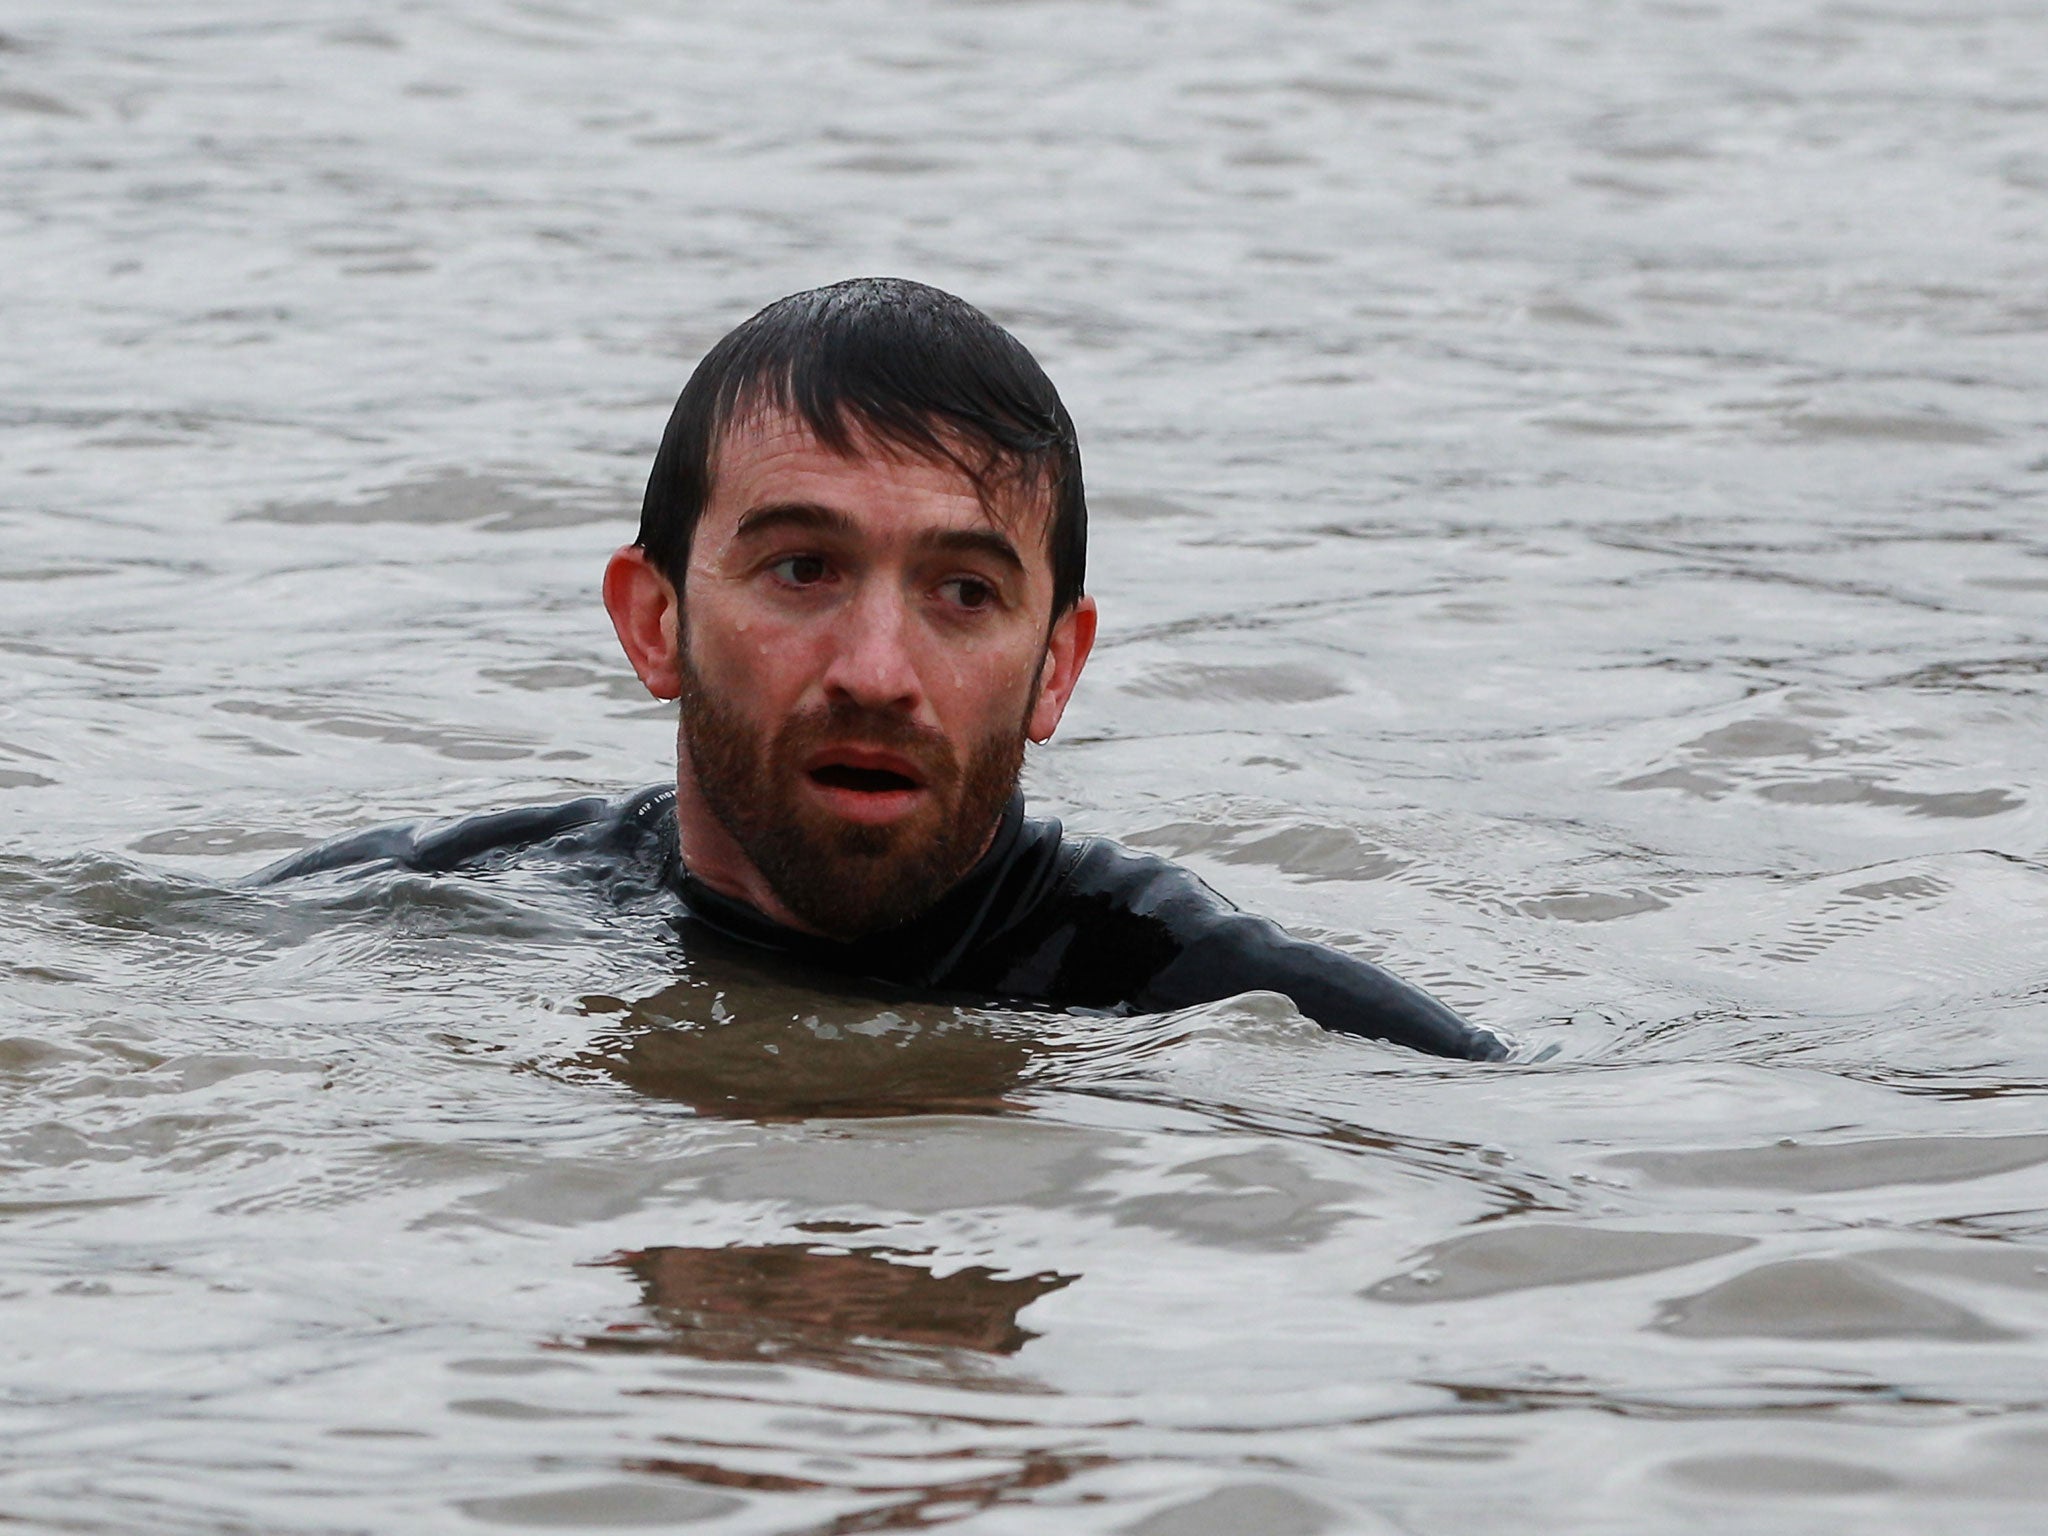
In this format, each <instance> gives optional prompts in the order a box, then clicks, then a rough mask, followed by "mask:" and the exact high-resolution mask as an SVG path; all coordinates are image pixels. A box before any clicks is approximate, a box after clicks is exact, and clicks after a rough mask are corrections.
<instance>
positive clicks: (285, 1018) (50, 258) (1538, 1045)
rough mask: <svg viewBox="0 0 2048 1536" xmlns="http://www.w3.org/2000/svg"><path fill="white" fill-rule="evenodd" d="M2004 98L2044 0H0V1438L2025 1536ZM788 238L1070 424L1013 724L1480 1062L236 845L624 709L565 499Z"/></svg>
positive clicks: (866, 1488)
mask: <svg viewBox="0 0 2048 1536" xmlns="http://www.w3.org/2000/svg"><path fill="white" fill-rule="evenodd" d="M2044 144H2048V16H2044V13H2043V12H2042V10H2041V9H2040V7H2038V6H2036V5H2033V4H2017V3H2012V4H1973V3H1969V0H1960V3H1950V4H1941V5H1936V4H1934V3H1932V0H1923V3H1919V4H1898V5H1848V4H1833V5H1829V4H1814V3H1802V0H1785V3H1767V0H1726V3H1699V4H1676V3H1673V4H1663V5H1653V4H1642V5H1626V6H1624V5H1612V4H1599V3H1593V0H1564V3H1558V4H1536V3H1517V0H1474V3H1472V4H1467V5H1457V6H1450V5H1443V4H1437V3H1424V0H1408V3H1391V0H1390V3H1386V4H1377V5H1371V6H1366V5H1353V6H1329V5H1323V4H1312V3H1300V4H1295V5H1282V4H1255V3H1240V4H1234V5H1228V6H1226V5H1202V4H1196V3H1192V0H1190V3H1186V4H1159V5H1143V4H1114V3H1104V4H1088V5H1082V4H1063V3H1056V0H1048V3H1043V4H964V3H956V4H941V5H912V4H898V3H893V0H816V3H810V4H793V3H792V4H782V3H775V0H771V3H769V4H766V5H745V6H737V5H736V6H726V5H717V4H704V5H694V6H689V7H684V6H680V5H677V6H664V5H656V4H652V3H649V0H620V3H617V4H611V5H605V6H596V5H577V4H561V5H542V4H510V3H486V0H476V3H468V4H459V3H456V0H413V3H409V4H385V5H373V6H370V7H361V6H358V7H354V8H341V7H334V6H300V7H291V6H285V5H280V4H277V3H275V0H270V3H263V0H246V3H232V0H173V3H165V4H152V5H149V6H146V7H138V6H127V5H116V4H111V3H107V0H64V3H63V4H57V3H55V0H13V3H12V4H11V5H10V6H9V7H8V8H7V9H6V10H5V11H4V12H0V338H4V340H0V476H4V479H0V658H4V659H0V1105H4V1116H0V1167H4V1169H5V1175H4V1182H0V1217H4V1228H0V1230H4V1233H5V1238H6V1242H5V1246H4V1249H0V1253H4V1258H0V1518H4V1519H11V1520H13V1521H15V1522H17V1523H18V1525H19V1526H20V1527H21V1528H24V1529H36V1530H53V1531H55V1530H63V1531H90V1532H124V1533H125V1532H133V1533H145V1532H146V1533H151V1536H157V1533H180V1532H222V1533H225V1532H241V1531H261V1532H265V1533H281V1532H309V1533H310V1532H322V1533H325V1532H343V1531H348V1532H354V1531H364V1532H399V1531H403V1532H407V1533H413V1532H439V1531H449V1532H473V1531H488V1530H492V1529H519V1528H553V1529H611V1528H617V1527H628V1526H634V1527H664V1526H668V1527H676V1528H682V1527H688V1528H691V1529H698V1530H703V1531H706V1532H798V1531H812V1532H853V1531H866V1530H911V1529H931V1528H945V1527H957V1528H962V1529H971V1530H973V1531H976V1532H993V1533H1003V1532H1018V1533H1023V1532H1033V1533H1068V1532H1079V1531H1091V1532H1092V1531H1102V1532H1129V1533H1139V1536H1235V1533H1240V1532H1257V1533H1262V1536H1288V1533H1307V1532H1342V1533H1349V1532H1367V1533H1377V1532H1407V1533H1416V1536H1423V1533H1447V1536H1448V1533H1454V1532H1456V1533H1462V1532H1466V1531H1471V1530H1486V1531H1492V1532H1509V1533H1511V1532H1523V1531H1526V1532H1554V1531H1559V1530H1573V1531H1584V1532H1615V1533H1624V1532H1625V1533H1639V1532H1646V1531H1677V1530H1701V1531H1715V1532H1725V1531H1731V1530H1740V1531H1744V1532H1835V1531H1840V1530H1843V1529H1857V1530H1864V1531H1869V1530H1883V1531H1901V1532H1915V1533H1918V1532H1923V1531H1927V1530H1935V1529H1939V1530H1966V1529H1967V1530H2012V1531H2027V1530H2031V1529H2032V1528H2033V1527H2034V1526H2035V1524H2036V1523H2037V1522H2038V1508H2039V1502H2040V1500H2041V1498H2042V1497H2043V1496H2044V1495H2048V1471H2044V1468H2048V1407H2044V1400H2048V1387H2044V1385H2043V1383H2044V1380H2048V1347H2044V1342H2043V1340H2044V1331H2048V1178H2044V1174H2043V1169H2044V1165H2048V1119H2044V1114H2043V1105H2042V1098H2043V1093H2044V1088H2043V1085H2044V1084H2048V1027H2044V1026H2048V862H2044V861H2048V786H2044V782H2043V777H2042V772H2041V764H2042V763H2043V761H2044V760H2048V714H2044V710H2043V707H2042V678H2043V675H2044V672H2048V532H2044V525H2043V520H2042V519H2043V504H2042V503H2043V492H2044V489H2048V457H2044V454H2048V442H2044V433H2043V430H2042V428H2043V417H2044V406H2043V401H2044V399H2048V393H2044V387H2048V346H2044V339H2048V338H2044V332H2048V267H2044V265H2043V260H2042V251H2043V250H2044V248H2048V247H2044V237H2048V151H2044V148H2043V146H2044ZM864 271H888V272H901V273H905V274H907V275H912V276H917V277H922V278H925V279H928V280H931V281H935V282H938V283H941V284H943V285H945V286H948V287H951V288H954V289H956V290H958V291H960V292H963V293H965V294H966V295H967V296H969V297H970V298H973V299H975V300H976V301H978V302H980V303H982V304H984V305H985V306H987V307H988V308H990V309H991V310H992V311H994V312H995V313H997V314H998V315H999V316H1000V317H1001V318H1003V319H1004V320H1006V321H1007V322H1008V323H1010V324H1011V325H1012V326H1013V327H1014V328H1015V329H1016V330H1017V331H1018V332H1019V333H1020V334H1021V335H1023V337H1024V338H1025V339H1026V340H1027V341H1028V342H1029V343H1030V344H1031V345H1032V346H1033V347H1034V348H1035V349H1036V350H1037V351H1038V352H1039V353H1040V355H1041V356H1042V357H1043V358H1044V359H1045V361H1046V363H1047V365H1048V367H1049V368H1050V370H1051V372H1052V373H1053V375H1054V377H1055V378H1056V379H1058V380H1059V381H1060V383H1061V385H1062V387H1063V389H1064V390H1065V392H1066V394H1067V397H1068V399H1069V402H1070V404H1071V405H1072V406H1073V408H1074V412H1075V415H1076V416H1077V418H1078V419H1079V420H1080V422H1081V424H1082V428H1083V433H1084V445H1085V448H1086V451H1087V453H1088V457H1089V466H1090V474H1091V482H1092V484H1093V486H1094V487H1095V490H1096V493H1097V498H1096V508H1097V536H1096V545H1095V554H1094V562H1093V565H1094V576H1095V580H1094V586H1095V589H1096V591H1097V593H1098V595H1099V596H1100V598H1101V600H1102V603H1103V608H1104V612H1105V640H1104V643H1103V646H1102V648H1101V649H1099V650H1098V652H1097V656H1096V660H1095V663H1094V666H1093V669H1092V671H1091V675H1090V677H1089V678H1088V679H1087V680H1086V682H1085V683H1084V685H1083V688H1082V692H1081V696H1080V699H1079V701H1078V703H1077V705H1076V708H1075V710H1074V711H1073V712H1072V714H1070V716H1069V722H1070V730H1069V732H1068V733H1067V735H1066V736H1065V737H1064V739H1063V741H1062V742H1061V743H1060V744H1059V745H1057V746H1056V747H1055V748H1053V749H1052V750H1050V751H1048V752H1046V753H1045V754H1043V755H1041V756H1039V757H1038V758H1036V759H1035V760H1034V763H1033V765H1032V768H1031V770H1030V775H1031V784H1032V786H1033V789H1034V793H1035V796H1036V798H1037V800H1038V802H1039V803H1040V804H1041V805H1042V806H1045V807H1048V808H1051V809H1053V810H1056V811H1057V812H1059V813H1060V814H1062V815H1064V816H1065V817H1066V818H1067V819H1068V821H1069V822H1070V824H1072V825H1074V826H1076V827H1079V828H1082V829H1085V830H1089V831H1101V832H1108V833H1112V834H1116V835H1120V836H1123V837H1125V838H1126V839H1127V840H1129V841H1132V842H1134V843H1137V844H1140V845H1142V846H1145V847H1150V848H1155V849H1159V850H1162V851H1166V852H1169V853H1171V854H1173V855H1175V856H1178V857H1181V858H1184V859H1186V860H1187V861H1188V862H1189V863H1190V864H1192V865H1194V866H1195V867H1196V868H1198V869H1199V870H1201V871H1202V873H1203V874H1204V875H1206V876H1207V877H1209V878H1210V879H1211V880H1212V881H1213V882H1214V883H1215V884H1216V885H1217V886H1218V887H1220V888H1221V889H1222V890H1224V891H1225V892H1226V893H1228V894H1230V895H1232V896H1234V897H1236V898H1237V899H1239V900H1240V901H1241V902H1243V903H1244V904H1246V905H1248V906H1252V907H1256V908H1259V909H1262V910H1266V911H1269V912H1271V913H1273V914H1274V915H1276V916H1278V917H1281V918H1282V919H1284V920H1286V921H1288V922H1290V923H1291V924H1293V925H1295V926H1297V927H1299V928H1301V929H1303V930H1305V931H1308V932H1312V933H1315V934H1317V935H1320V936H1323V937H1326V938H1328V939H1330V940H1331V941H1332V942H1335V943H1338V944H1341V945H1346V946H1352V947H1355V948H1357V949H1359V950H1360V951H1362V952H1365V953H1369V954H1372V955H1374V956H1377V957H1381V958H1384V959H1385V960H1386V961H1387V962H1388V963H1390V964H1392V965H1394V966H1395V967H1396V968H1398V969H1400V970H1401V971H1403V972H1404V973H1406V974H1409V975H1411V976H1413V977H1415V978H1417V979H1418V980H1421V981H1423V982H1425V983H1427V984H1428V985H1430V986H1432V987H1433V988H1435V989H1437V990H1439V991H1440V992H1441V993H1443V995H1445V996H1446V997H1447V998H1448V999H1450V1000H1452V1001H1454V1002H1456V1003H1457V1004H1458V1005H1460V1006H1461V1007H1463V1008H1465V1009H1467V1010H1469V1011H1470V1012H1471V1013H1473V1014H1474V1015H1475V1016H1477V1017H1480V1018H1482V1019H1484V1020H1486V1021H1488V1022H1490V1023H1493V1024H1496V1025H1500V1026H1503V1027H1505V1028H1507V1029H1509V1030H1511V1031H1513V1032H1514V1033H1515V1034H1516V1035H1517V1036H1518V1037H1519V1038H1520V1039H1521V1041H1522V1042H1523V1052H1522V1055H1523V1059H1522V1060H1521V1061H1520V1062H1518V1063H1515V1064H1510V1065H1508V1066H1505V1067H1501V1068H1496V1069H1489V1068H1474V1067H1469V1066H1461V1065H1452V1064H1443V1063H1437V1062H1432V1061H1425V1060H1421V1059H1417V1058H1411V1057H1408V1056H1405V1055H1402V1054H1400V1053H1398V1052H1394V1051H1391V1050H1386V1049H1382V1048H1378V1047H1375V1046H1372V1045H1370V1044H1365V1043H1361V1042H1357V1041H1350V1040H1343V1039H1335V1038H1331V1037H1327V1036H1324V1035H1322V1034H1320V1033H1319V1032H1318V1031H1316V1030H1315V1029H1314V1028H1313V1027H1311V1026H1309V1025H1307V1024H1305V1023H1304V1022H1303V1021H1301V1020H1300V1019H1299V1018H1297V1017H1296V1016H1294V1015H1293V1014H1292V1012H1291V1011H1290V1010H1289V1009H1288V1008H1287V1007H1286V1006H1285V1005H1283V1004H1281V1003H1279V1002H1278V1001H1277V1000H1273V999H1260V998H1251V999H1246V1000H1244V1001H1242V1002H1239V1003H1234V1004H1229V1005H1223V1006H1217V1007H1214V1008H1210V1009H1206V1010H1201V1011H1199V1012H1197V1013H1194V1014H1190V1015H1183V1016H1174V1017H1168V1018H1162V1019H1152V1020H1143V1021H1111V1020H1099V1019H1087V1018H1042V1017H1032V1016H1020V1015H1005V1014H998V1013H986V1014H977V1013H973V1012H967V1013H962V1012H959V1011H956V1010H953V1009H949V1008H941V1007H936V1006H931V1005H922V1004H897V1003H884V1002H875V1001H872V1000H862V999H860V998H855V997H835V996H831V995H825V994H821V993H819V992H816V991H813V990H809V989H807V988H806V987H805V986H803V985H802V984H801V983H800V982H799V981H797V980H794V979H792V978H789V977H779V976H775V975H771V974H760V973H753V972H748V971H746V970H744V969H741V968H737V967H735V966H734V965H732V964H731V963H730V962H729V961H722V960H716V959H715V958H713V957H704V956H699V957H694V958H693V959H691V960H689V961H685V960H683V959H682V958H681V957H679V956H678V955H677V954H676V953H675V952H674V950H673V948H672V940H671V937H670V935H669V932H668V930H667V929H666V927H665V926H664V923H663V921H662V915H661V913H660V912H659V910H656V909H653V908H646V907H637V906H633V905H630V904H629V905H628V906H626V907H625V908H615V907H613V906H612V905H610V904H608V903H606V902H605V901H604V900H602V899H601V898H600V897H598V896H596V895H594V894H592V893H589V892H587V891H580V890H577V889H573V888H566V887H564V886H562V885H560V884H557V883H551V882H550V881H549V880H548V879H547V878H546V877H545V876H544V875H541V874H539V873H530V874H526V875H506V876H500V877H493V878H488V879H475V880H467V881H440V882H435V881H426V880H418V879H391V880H384V881H379V882H373V883H371V884H369V885H360V884H358V885H347V884H341V885H324V884H319V883H313V884H309V885H307V886H305V887H302V888H299V889H286V890H275V891H266V892H250V891H246V890H242V889H237V888H236V887H235V886H234V884H233V880H234V879H235V877H237V876H239V875H240V874H242V873H244V872H246V871H248V870H250V869H252V868H254V867H255V866H257V865H259V864H261V863H263V862H266V861H267V860H268V859H270V858H271V857H274V856H275V854H276V853H277V852H278V851H279V850H283V849H288V848H292V847H296V846H299V845H300V844H301V843H303V842H304V841H306V840H308V839H310V838H312V837H314V836H317V835H323V834H326V833H328V832H332V831H338V830H341V829H344V828H350V827H355V826H360V825H363V824H366V823H370V822H375V821H382V820H389V819H393V818H397V817H404V816H443V815H452V814H456V813H460V812H463V811H467V810H473V809H477V808H482V807H491V806H501V805H506V804H511V803H519V802H528V801H538V800H545V799H550V798H557V797H561V796H564V795H567V794H570V793H582V792H588V791H590V790H593V789H598V790H605V791H613V790H619V789H624V788H629V787H633V786H637V785H639V784H642V783H647V782H651V781H653V780H655V779H657V778H659V777H661V776H662V774H663V772H664V770H665V767H666V749H667V746H668V742H669V737H670V732H669V728H668V726H667V724H666V721H665V719H664V716H663V713H662V712H661V711H658V710H654V709H650V708H648V707H647V706H646V705H645V702H644V699H642V698H638V697H636V686H635V685H634V684H633V683H632V681H631V679H630V677H629V676H628V675H627V674H626V672H625V669H624V667H623V666H622V664H621V663H620V662H619V660H618V658H617V657H616V655H615V654H614V651H613V643H612V640H611V638H610V634H609V631H608V629H607V627H606V625H605V622H604V620H603V617H602V615H601V613H600V612H599V609H598V607H597V603H596V597H595V591H594V587H595V579H596V575H597V571H598V568H599V565H600V563H601V560H602V558H603V556H604V554H605V553H606V551H607V550H608V549H609V548H610V547H611V546H612V545H613V544H615V543H616V542H618V541H619V540H620V539H621V538H622V537H624V536H625V534H626V532H627V530H628V529H629V528H630V526H631V516H632V509H633V508H634V506H635V505H636V504H637V498H638V484H639V479H640V476H641V475H642V473H643V472H644V466H645V464H646V461H647V459H648V458H649V456H650V454H651V452H652V448H653V444H654V441H655V439H656V437H657V435H658V433H659V431H660V428H661V425H662V422H663V419H664V417H665V414H666V410H667V405H668V402H669V400H670V399H671V398H672V396H673V394H674V391H675V389H676V388H677V387H678V386H679V384H680V382H681V379H682V378H683V376H684V374H685V373H686V371H687V368H688V365H689V363H690V362H691V361H693V360H694V358H695V356H696V354H697V352H698V351H699V350H700V349H701V348H702V347H703V346H704V345H705V344H706V343H708V341H709V340H710V339H711V338H713V337H714V336H716V335H717V334H718V333H720V332H721V331H722V330H723V329H725V328H726V327H727V326H728V325H729V324H731V323H732V322H733V321H735V320H737V319H738V318H739V317H740V316H742V315H744V314H745V313H747V312H749V311H750V310H751V309H753V308H754V307H756V306H757V305H758V304H760V303H762V302H764V301H765V300H767V299H769V298H771V297H774V296H776V295H778V294H780V293H782V292H785V291H788V290H790V289H793V288H796V287H800V286H804V285H807V284H810V283H814V282H819V281H825V280H829V279H832V278H836V277H840V276H845V275H849V274H852V273H858V272H864ZM1538 1056H1541V1057H1543V1059H1542V1060H1540V1061H1534V1060H1532V1059H1531V1058H1535V1057H1538Z"/></svg>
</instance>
